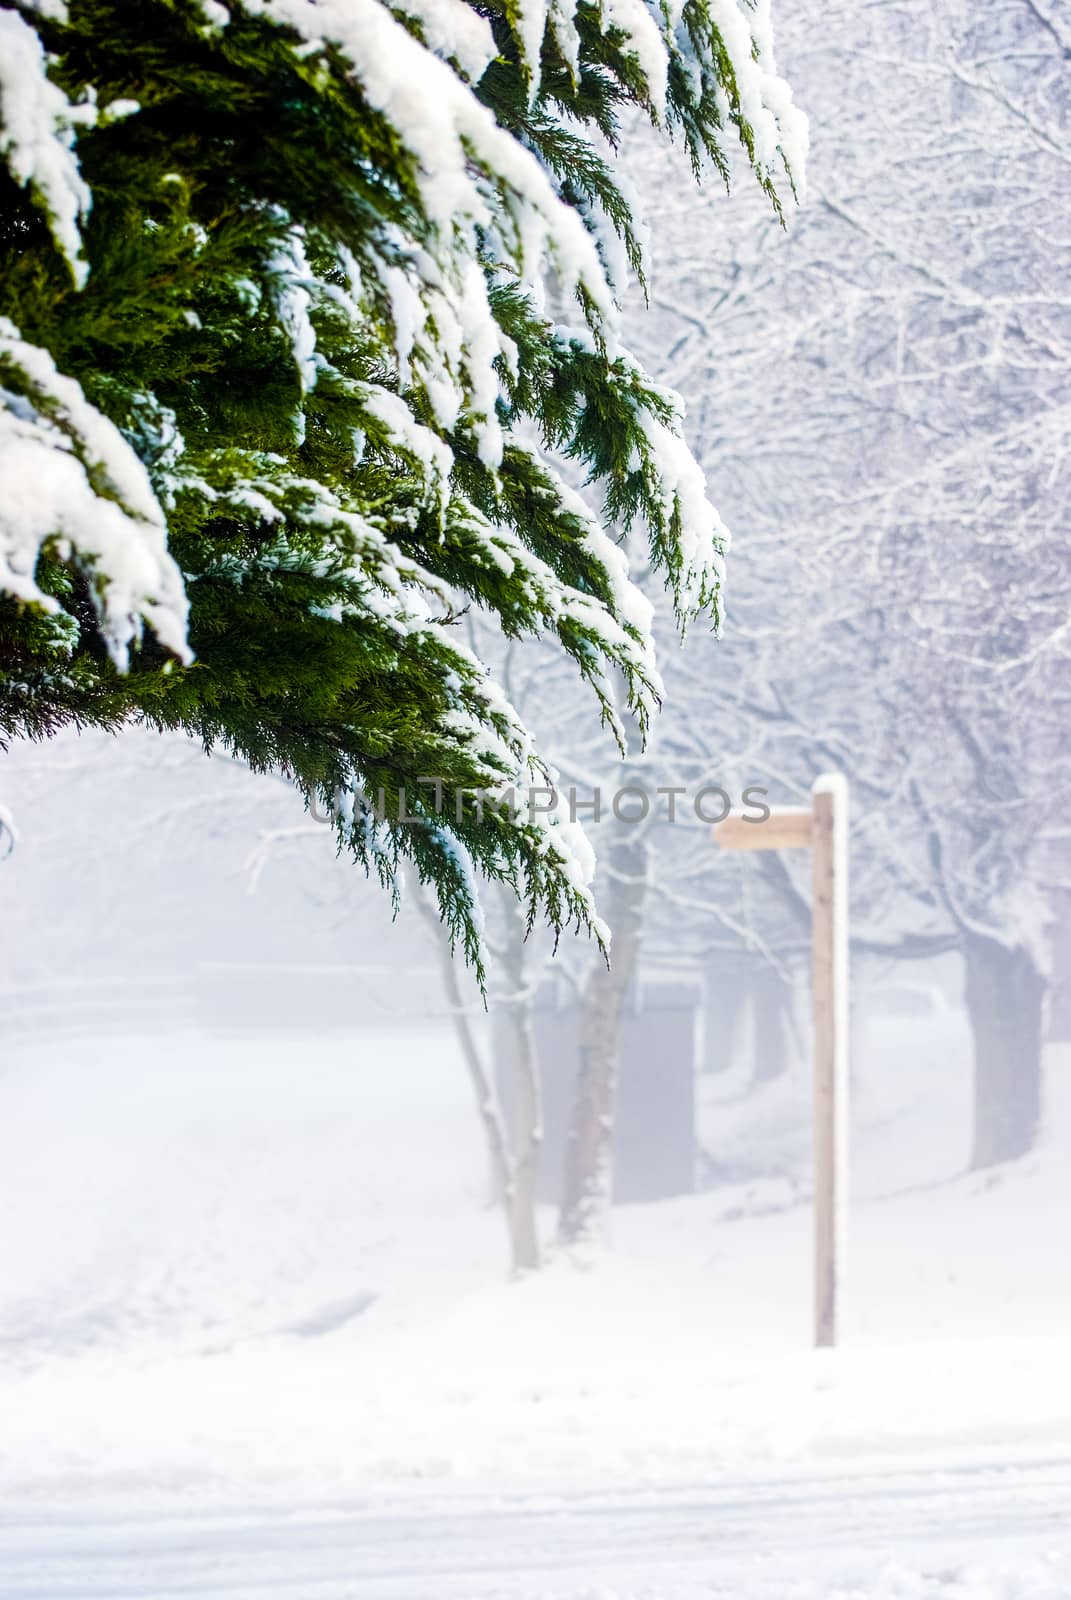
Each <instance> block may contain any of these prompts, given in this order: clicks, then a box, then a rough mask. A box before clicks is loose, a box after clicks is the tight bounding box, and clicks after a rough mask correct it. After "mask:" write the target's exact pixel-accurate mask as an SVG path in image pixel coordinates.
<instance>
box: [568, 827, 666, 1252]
mask: <svg viewBox="0 0 1071 1600" xmlns="http://www.w3.org/2000/svg"><path fill="white" fill-rule="evenodd" d="M609 865H610V884H609V889H608V892H607V910H608V914H609V915H608V920H609V924H610V930H611V935H612V939H613V943H612V947H611V954H612V960H611V965H610V967H609V969H607V968H606V966H605V965H604V964H603V963H602V962H597V963H596V964H595V965H594V966H593V968H592V971H591V975H590V977H589V978H588V982H587V984H586V986H585V988H584V993H583V997H582V1007H583V1013H582V1020H581V1028H580V1073H579V1078H578V1082H577V1096H576V1103H575V1105H574V1108H573V1120H572V1125H571V1127H570V1130H569V1142H568V1145H567V1146H566V1152H565V1182H564V1189H563V1194H562V1207H561V1216H560V1218H559V1222H558V1236H559V1238H560V1239H561V1240H562V1242H563V1243H565V1244H575V1243H577V1242H578V1241H580V1240H582V1239H587V1238H591V1237H593V1236H595V1235H597V1234H598V1233H599V1232H600V1231H601V1229H602V1227H603V1226H604V1224H605V1220H606V1215H607V1212H608V1210H609V1205H610V1197H611V1180H612V1153H613V1124H614V1097H615V1091H616V1085H617V1059H618V1046H619V1036H620V1025H621V1012H622V1007H623V1005H624V1000H625V994H626V992H627V990H628V986H629V984H630V982H631V980H632V978H633V975H634V973H635V970H636V959H637V955H638V952H639V943H640V929H641V926H642V914H643V902H644V895H645V891H646V879H647V848H646V845H645V844H644V842H643V837H642V835H640V836H639V837H637V838H635V839H633V838H630V837H628V836H627V835H626V836H625V837H624V838H621V839H618V840H617V841H616V842H615V844H614V846H613V847H612V848H611V851H610V862H609Z"/></svg>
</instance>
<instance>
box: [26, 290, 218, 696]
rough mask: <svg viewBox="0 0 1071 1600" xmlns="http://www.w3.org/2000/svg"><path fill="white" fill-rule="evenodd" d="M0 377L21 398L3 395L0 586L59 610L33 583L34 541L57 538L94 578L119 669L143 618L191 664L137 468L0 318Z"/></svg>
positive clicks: (112, 432)
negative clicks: (15, 385) (5, 374)
mask: <svg viewBox="0 0 1071 1600" xmlns="http://www.w3.org/2000/svg"><path fill="white" fill-rule="evenodd" d="M4 369H6V370H7V371H8V372H9V373H11V377H10V378H9V380H8V381H9V382H11V381H14V382H18V384H19V387H20V389H22V391H23V392H22V393H18V394H15V393H11V392H10V391H9V390H8V389H6V388H0V396H2V398H3V402H4V404H3V409H2V410H0V482H2V483H3V485H4V494H3V497H2V499H0V586H2V587H3V588H4V589H6V590H7V591H8V592H9V593H10V594H14V595H17V596H18V597H19V598H20V599H22V600H28V601H32V602H34V603H36V604H37V605H39V606H42V607H44V609H46V610H47V611H52V612H54V611H56V610H58V606H57V603H56V601H55V600H54V599H53V598H52V597H51V596H50V595H47V594H45V593H43V591H42V590H41V589H40V588H39V587H38V585H37V582H36V579H35V576H34V574H35V570H36V567H37V561H38V557H39V555H40V551H41V546H42V544H43V543H44V542H45V541H46V540H47V539H49V538H58V539H60V540H63V541H65V542H66V544H67V546H68V547H69V549H71V550H72V551H74V552H75V554H76V556H77V558H78V559H79V560H80V561H81V563H82V564H83V565H84V566H85V567H86V568H88V569H89V571H90V573H91V574H92V577H93V592H94V602H95V604H96V606H97V610H98V613H99V617H100V626H101V631H102V634H103V636H104V638H105V641H106V642H107V645H108V649H109V651H110V653H111V655H112V658H113V660H114V661H115V662H116V664H117V665H118V666H120V667H123V666H125V665H126V662H127V653H128V649H129V646H130V643H131V641H132V640H134V639H135V638H137V637H138V635H139V633H140V630H141V625H142V622H148V623H149V624H150V626H151V627H152V628H153V630H154V632H155V633H156V635H157V637H158V638H159V640H160V642H161V643H162V644H163V645H165V646H166V647H167V648H168V649H170V650H173V651H174V652H175V654H176V655H178V656H180V657H181V658H182V659H184V660H188V659H189V658H190V652H189V649H188V646H187V643H186V613H187V602H186V596H185V592H184V590H183V585H182V577H181V574H180V572H179V569H178V567H177V566H176V565H175V562H174V561H173V560H172V558H171V556H170V555H169V554H168V550H167V537H166V528H165V524H164V515H163V512H162V511H161V509H160V506H159V503H158V501H157V499H156V496H155V495H154V494H153V491H152V487H151V485H150V483H149V479H148V475H147V473H146V471H145V468H144V466H143V465H142V463H141V462H140V461H139V459H138V457H137V456H136V455H135V453H134V451H133V450H132V449H131V447H130V445H129V444H128V443H127V442H126V440H125V439H124V438H123V436H122V434H121V433H120V432H119V430H118V428H116V427H115V425H114V423H112V422H110V421H109V420H108V419H107V417H104V416H102V415H101V413H100V412H99V411H97V410H96V409H95V407H93V406H91V405H90V404H89V402H88V401H87V400H86V398H85V395H84V394H83V393H82V390H81V387H80V386H79V385H78V384H77V383H76V382H75V381H74V379H73V378H68V377H64V376H63V374H62V373H60V372H58V371H57V370H56V366H55V363H54V362H53V360H52V357H51V356H50V355H49V354H48V352H47V351H46V350H42V349H40V348H38V347H37V346H36V345H31V344H28V343H27V342H26V340H24V339H23V338H21V337H20V335H19V332H18V329H17V328H16V327H15V326H14V324H13V323H11V322H9V321H8V320H7V319H6V318H0V370H4ZM98 486H99V487H98ZM102 491H103V492H102Z"/></svg>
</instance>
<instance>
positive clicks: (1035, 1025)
mask: <svg viewBox="0 0 1071 1600" xmlns="http://www.w3.org/2000/svg"><path fill="white" fill-rule="evenodd" d="M963 953H964V959H965V961H966V966H967V983H966V1000H967V1013H968V1016H969V1019H970V1025H971V1033H972V1035H973V1040H974V1144H973V1148H972V1151H971V1167H972V1169H974V1170H977V1169H979V1168H983V1167H992V1166H996V1165H997V1164H998V1163H999V1162H1002V1161H1014V1160H1016V1158H1017V1157H1019V1156H1022V1155H1025V1154H1026V1153H1027V1152H1028V1151H1029V1150H1032V1149H1033V1147H1034V1144H1035V1142H1036V1140H1037V1135H1038V1128H1039V1125H1040V1121H1041V1051H1042V1038H1043V1013H1044V1001H1045V991H1046V987H1047V986H1046V980H1045V977H1044V974H1043V973H1042V972H1041V971H1040V969H1039V967H1038V964H1037V961H1036V960H1035V958H1034V956H1033V954H1032V953H1031V952H1030V951H1029V950H1028V949H1027V948H1026V947H1025V946H1023V945H1004V944H1001V943H999V941H998V940H996V939H987V938H985V937H984V936H983V935H979V934H976V933H968V934H967V935H966V936H965V939H964V946H963Z"/></svg>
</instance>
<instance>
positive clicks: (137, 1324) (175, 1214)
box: [0, 1028, 1071, 1600]
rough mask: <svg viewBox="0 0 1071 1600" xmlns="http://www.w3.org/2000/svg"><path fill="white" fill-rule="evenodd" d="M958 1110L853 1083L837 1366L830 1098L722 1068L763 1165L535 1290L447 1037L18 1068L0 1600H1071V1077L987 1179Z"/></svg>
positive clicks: (936, 1077)
mask: <svg viewBox="0 0 1071 1600" xmlns="http://www.w3.org/2000/svg"><path fill="white" fill-rule="evenodd" d="M933 1049H934V1051H936V1052H937V1054H938V1055H939V1054H940V1049H941V1045H940V1041H939V1040H935V1042H934V1045H933ZM873 1060H874V1061H875V1062H877V1061H878V1057H877V1056H875V1057H874V1058H873ZM965 1087H966V1086H965V1081H964V1078H963V1074H962V1072H961V1071H957V1070H956V1069H955V1068H954V1067H953V1066H952V1065H950V1063H949V1060H948V1059H944V1060H939V1059H933V1058H932V1053H931V1054H928V1053H927V1050H926V1049H925V1048H923V1047H922V1046H921V1045H920V1044H918V1043H916V1044H915V1045H912V1046H911V1047H909V1048H908V1047H905V1043H904V1039H903V1037H899V1038H894V1037H890V1039H889V1041H888V1050H887V1052H886V1055H885V1056H884V1057H882V1058H881V1066H880V1070H878V1069H877V1067H876V1066H873V1067H872V1068H870V1069H868V1073H867V1074H866V1075H864V1076H863V1078H862V1080H861V1081H860V1083H859V1085H858V1093H857V1116H856V1119H855V1120H856V1137H855V1156H856V1171H857V1183H856V1189H857V1194H858V1201H857V1204H856V1205H855V1206H854V1208H853V1216H852V1239H851V1245H852V1250H851V1274H850V1296H849V1302H848V1310H847V1326H846V1335H845V1343H844V1347H843V1348H842V1349H841V1350H839V1351H837V1352H833V1353H831V1352H824V1353H820V1354H816V1353H814V1352H812V1351H811V1350H809V1348H808V1329H809V1298H808V1244H809V1220H810V1219H809V1212H808V1207H807V1204H806V1187H807V1185H806V1174H805V1170H804V1163H805V1150H806V1139H805V1129H806V1085H805V1080H804V1078H803V1077H802V1076H801V1075H798V1074H794V1075H793V1076H791V1077H790V1078H789V1079H787V1080H783V1081H782V1082H780V1083H775V1084H774V1085H771V1086H770V1087H769V1088H768V1089H766V1090H765V1091H763V1093H762V1094H761V1095H759V1096H746V1095H744V1094H743V1093H742V1092H741V1089H740V1086H739V1085H736V1084H734V1083H733V1082H732V1081H731V1079H730V1078H728V1077H726V1078H725V1079H724V1080H722V1079H719V1078H709V1079H704V1080H702V1085H701V1088H702V1106H701V1122H702V1129H703V1136H704V1140H705V1142H706V1143H707V1144H708V1145H710V1144H712V1143H713V1142H717V1143H718V1145H719V1146H720V1149H719V1154H720V1155H721V1157H722V1158H723V1159H724V1160H725V1161H726V1162H727V1163H728V1164H729V1165H731V1166H735V1167H737V1168H739V1170H740V1171H742V1172H750V1173H751V1174H752V1175H751V1176H748V1177H746V1178H744V1179H743V1180H742V1181H740V1182H737V1183H734V1184H733V1185H731V1186H728V1185H726V1186H722V1187H719V1188H716V1189H713V1190H710V1191H708V1192H706V1193H703V1194H700V1195H697V1196H695V1197H692V1198H688V1199H683V1200H677V1201H672V1202H665V1203H662V1204H660V1205H649V1206H637V1207H624V1208H619V1209H618V1210H617V1211H616V1213H615V1216H614V1224H613V1240H612V1244H613V1248H612V1250H610V1251H607V1252H605V1253H600V1254H598V1255H591V1256H589V1257H588V1258H586V1259H584V1260H580V1261H576V1260H570V1259H559V1260H556V1261H555V1262H554V1263H553V1264H552V1265H551V1267H550V1268H549V1269H548V1270H547V1271H546V1272H545V1273H543V1274H541V1275H539V1276H538V1277H536V1278H533V1279H529V1280H527V1281H524V1282H520V1283H509V1282H507V1281H505V1279H504V1264H505V1245H504V1239H503V1238H502V1236H501V1235H502V1228H501V1223H500V1220H499V1218H498V1217H497V1215H496V1214H495V1213H494V1212H493V1211H492V1210H490V1209H489V1208H488V1207H487V1205H486V1202H485V1189H486V1180H485V1175H484V1158H483V1152H482V1148H481V1144H480V1131H479V1125H478V1122H477V1119H476V1117H475V1114H474V1111H473V1108H472V1106H471V1104H470V1100H469V1090H468V1085H467V1082H466V1079H465V1076H464V1072H463V1069H462V1066H461V1063H460V1061H459V1060H458V1059H457V1056H456V1052H455V1049H454V1045H453V1042H452V1039H451V1037H450V1036H449V1035H448V1034H446V1033H444V1032H442V1031H441V1030H438V1031H434V1030H431V1029H430V1028H427V1029H418V1028H410V1029H408V1030H407V1031H397V1030H396V1031H380V1032H365V1033H362V1034H357V1035H354V1036H350V1037H346V1036H339V1035H334V1036H331V1037H330V1038H325V1039H308V1040H302V1039H295V1038H290V1039H285V1040H284V1039H279V1038H278V1037H276V1038H272V1037H270V1036H252V1035H249V1036H246V1037H241V1036H233V1037H226V1036H213V1035H210V1034H200V1033H197V1032H194V1031H185V1032H183V1033H181V1034H176V1035H175V1036H173V1037H171V1038H169V1039H166V1040H160V1039H158V1038H150V1037H145V1038H125V1039H107V1038H101V1037H93V1036H89V1037H86V1038H82V1039H78V1038H72V1037H66V1038H60V1037H57V1036H48V1035H42V1036H40V1037H39V1038H37V1039H33V1038H26V1039H23V1040H22V1041H20V1042H17V1043H16V1042H14V1041H12V1042H11V1043H10V1044H9V1046H8V1048H7V1052H6V1057H5V1062H4V1067H3V1070H2V1072H0V1103H2V1111H0V1209H2V1214H3V1216H4V1217H5V1219H6V1226H5V1228H4V1229H3V1236H2V1243H0V1362H2V1375H0V1417H2V1426H0V1508H2V1510H0V1597H2V1600H19V1597H22V1600H29V1597H30V1596H33V1597H34V1600H61V1597H68V1596H69V1597H75V1596H76V1597H78V1600H88V1597H89V1596H91V1595H92V1596H97V1597H113V1596H114V1597H116V1600H118V1597H119V1596H138V1597H139V1600H147V1597H149V1596H153V1597H155V1596H162V1595H166V1594H181V1593H191V1594H198V1595H201V1596H212V1595H220V1596H223V1595H233V1596H238V1595H243V1596H247V1597H249V1596H268V1595H277V1596H282V1597H286V1600H339V1597H342V1596H354V1597H356V1596H360V1597H361V1600H364V1597H375V1596H406V1597H411V1600H424V1597H427V1600H433V1597H434V1600H438V1597H440V1596H444V1597H445V1596H464V1597H470V1600H478V1597H480V1600H482V1597H486V1596H492V1595H494V1596H502V1597H510V1600H515V1597H518V1600H519V1597H526V1600H537V1597H540V1600H550V1597H553V1600H560V1597H565V1600H609V1597H611V1596H612V1597H615V1600H616V1597H621V1600H624V1597H631V1600H641V1597H642V1600H655V1597H660V1600H691V1597H693V1596H700V1595H702V1596H706V1597H709V1600H715V1597H718V1600H722V1597H724V1600H729V1597H730V1596H731V1597H732V1600H816V1597H821V1600H834V1597H835V1600H849V1597H851V1600H864V1597H865V1600H916V1597H925V1600H931V1597H932V1600H938V1597H940V1600H1042V1597H1044V1600H1067V1597H1068V1596H1071V1378H1069V1376H1068V1374H1069V1371H1071V1340H1069V1338H1068V1334H1069V1331H1071V1259H1069V1252H1068V1250H1067V1245H1066V1238H1065V1234H1066V1226H1065V1224H1066V1218H1067V1215H1068V1213H1069V1202H1071V1161H1069V1160H1068V1155H1069V1154H1071V1103H1069V1100H1071V1094H1069V1091H1071V1060H1069V1058H1068V1056H1067V1055H1066V1054H1061V1053H1060V1052H1053V1053H1052V1055H1051V1057H1050V1061H1049V1116H1048V1122H1047V1135H1046V1142H1045V1145H1044V1147H1043V1149H1042V1150H1041V1151H1040V1152H1039V1153H1038V1155H1037V1156H1036V1157H1035V1158H1033V1159H1032V1160H1030V1161H1028V1162H1026V1163H1024V1164H1022V1165H1021V1166H1020V1167H1018V1168H1016V1169H1014V1170H1009V1171H1006V1172H1000V1173H996V1174H993V1175H990V1176H989V1177H987V1178H970V1177H964V1176H962V1175H961V1174H962V1166H963V1159H964V1154H965V1138H966V1132H965V1124H964V1115H963V1113H964V1098H965ZM758 1152H762V1153H763V1156H762V1159H761V1160H760V1158H759V1154H758ZM764 1161H765V1172H764V1168H763V1162H764ZM552 1220H553V1219H552V1218H551V1217H550V1216H548V1217H547V1219H546V1221H547V1228H548V1232H549V1230H550V1227H551V1223H552Z"/></svg>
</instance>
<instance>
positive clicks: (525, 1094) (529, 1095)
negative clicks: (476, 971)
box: [502, 902, 543, 1273]
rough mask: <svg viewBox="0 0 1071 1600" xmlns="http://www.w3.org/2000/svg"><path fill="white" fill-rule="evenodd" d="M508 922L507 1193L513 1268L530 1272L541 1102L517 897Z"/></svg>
mask: <svg viewBox="0 0 1071 1600" xmlns="http://www.w3.org/2000/svg"><path fill="white" fill-rule="evenodd" d="M506 914H507V927H508V926H509V921H510V919H511V918H512V919H513V920H514V921H515V922H516V924H517V926H516V928H515V929H514V930H511V931H512V932H513V933H514V935H515V936H514V937H512V938H510V937H509V935H507V950H506V954H505V956H504V958H503V963H502V966H503V971H504V973H505V975H506V978H507V980H508V982H509V985H510V994H509V997H508V998H507V999H506V1000H505V1002H504V1004H503V1007H502V1009H503V1012H504V1015H505V1018H506V1021H507V1024H508V1026H509V1030H510V1038H511V1049H510V1058H511V1068H512V1072H513V1086H514V1093H513V1127H512V1140H513V1147H512V1160H511V1163H510V1167H511V1175H512V1184H511V1188H510V1196H509V1208H508V1215H509V1236H510V1249H511V1252H512V1256H513V1271H514V1272H515V1273H520V1272H534V1271H535V1270H536V1269H537V1268H538V1267H539V1265H540V1261H541V1253H540V1249H539V1230H538V1227H537V1224H536V1185H537V1182H538V1179H539V1156H540V1151H541V1150H542V1148H543V1106H542V1096H541V1094H540V1087H539V1062H538V1059H537V1056H536V1045H535V1030H534V1028H533V1025H532V1001H531V995H530V994H529V992H528V986H527V977H528V975H527V973H526V971H525V960H524V951H525V945H524V911H523V907H521V905H520V904H519V903H517V902H511V903H507V906H506Z"/></svg>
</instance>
